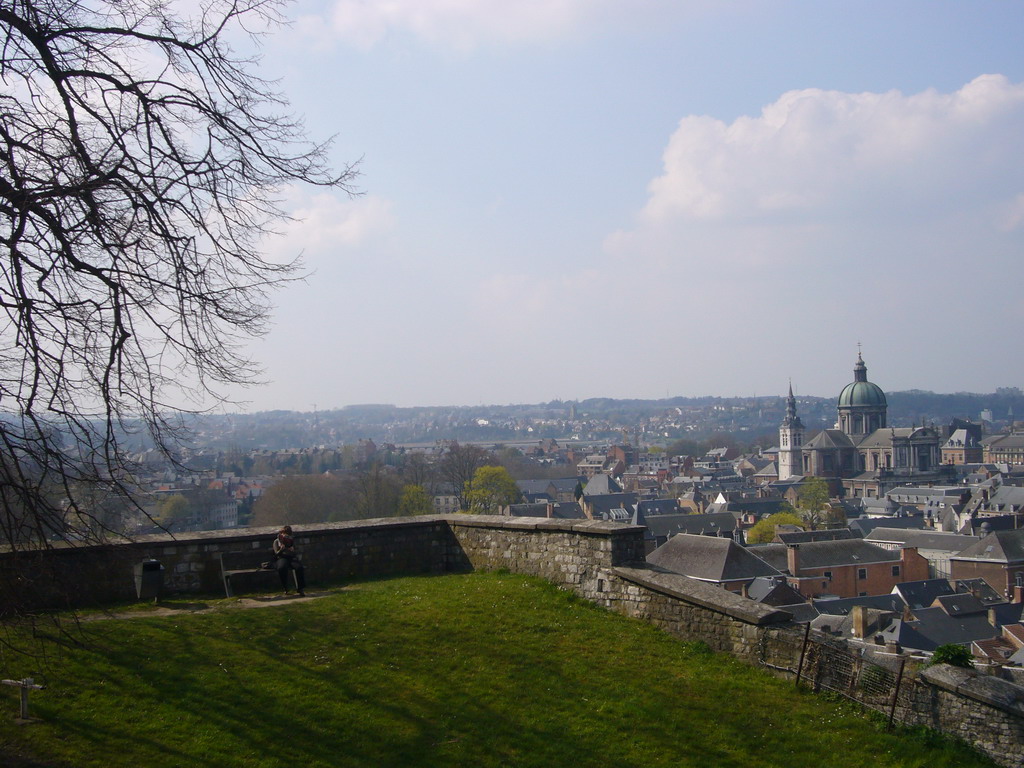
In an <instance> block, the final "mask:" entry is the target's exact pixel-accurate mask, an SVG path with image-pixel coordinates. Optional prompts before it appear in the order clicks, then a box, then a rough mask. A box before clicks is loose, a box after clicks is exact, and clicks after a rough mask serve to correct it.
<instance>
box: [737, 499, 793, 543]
mask: <svg viewBox="0 0 1024 768" xmlns="http://www.w3.org/2000/svg"><path fill="white" fill-rule="evenodd" d="M786 506H789V505H788V504H787V505H786ZM790 509H791V510H792V507H790ZM776 525H795V526H797V527H798V528H800V529H803V527H804V521H803V519H802V518H801V517H800V516H799V515H798V514H796V512H792V511H790V512H785V511H783V512H776V513H775V514H774V515H768V517H765V518H762V519H761V520H758V521H757V522H756V523H754V526H753V527H752V528H751V529H750V530H749V531H747V543H748V544H769V543H771V542H772V541H774V539H775V526H776Z"/></svg>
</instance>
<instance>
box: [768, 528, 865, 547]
mask: <svg viewBox="0 0 1024 768" xmlns="http://www.w3.org/2000/svg"><path fill="white" fill-rule="evenodd" d="M778 538H779V541H780V542H782V543H783V544H806V543H808V542H811V541H838V540H840V539H856V538H859V537H858V536H857V535H856V534H855V533H854V532H853V531H851V530H850V529H849V528H823V529H822V530H820V531H793V532H792V533H779V534H778Z"/></svg>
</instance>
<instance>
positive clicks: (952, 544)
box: [864, 527, 980, 553]
mask: <svg viewBox="0 0 1024 768" xmlns="http://www.w3.org/2000/svg"><path fill="white" fill-rule="evenodd" d="M864 540H865V541H870V542H885V543H887V544H900V545H901V546H905V547H918V548H919V549H934V550H939V551H942V552H953V553H956V552H962V551H963V550H965V549H967V547H969V546H971V545H972V544H974V543H976V542H978V541H979V540H980V539H978V537H977V536H964V535H962V534H959V533H944V532H942V531H933V530H920V531H919V530H911V529H906V528H903V529H900V528H885V527H878V528H875V529H874V530H873V531H871V533H869V534H868V535H867V536H865V537H864Z"/></svg>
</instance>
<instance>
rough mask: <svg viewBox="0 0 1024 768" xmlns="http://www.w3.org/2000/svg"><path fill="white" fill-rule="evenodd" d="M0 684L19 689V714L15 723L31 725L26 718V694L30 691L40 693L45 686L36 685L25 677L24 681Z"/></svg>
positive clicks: (31, 679) (0, 681)
mask: <svg viewBox="0 0 1024 768" xmlns="http://www.w3.org/2000/svg"><path fill="white" fill-rule="evenodd" d="M0 683H2V684H4V685H13V686H15V687H16V688H21V714H20V716H19V717H18V720H17V722H18V723H21V724H24V723H31V722H32V718H31V717H29V716H28V692H29V691H31V690H35V691H41V690H42V689H43V688H45V687H46V686H44V685H36V681H35V680H34V679H33V678H31V677H26V678H25V679H24V680H0Z"/></svg>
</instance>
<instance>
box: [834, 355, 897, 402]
mask: <svg viewBox="0 0 1024 768" xmlns="http://www.w3.org/2000/svg"><path fill="white" fill-rule="evenodd" d="M886 406H887V403H886V402H885V393H884V392H883V391H882V388H881V387H880V386H878V385H877V384H872V383H871V382H870V381H868V367H867V366H866V365H864V359H863V358H862V357H861V356H860V353H859V352H858V353H857V364H856V365H855V366H854V367H853V381H851V382H850V383H849V384H847V385H846V386H845V387H843V391H842V392H840V393H839V407H840V408H885V407H886Z"/></svg>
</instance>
